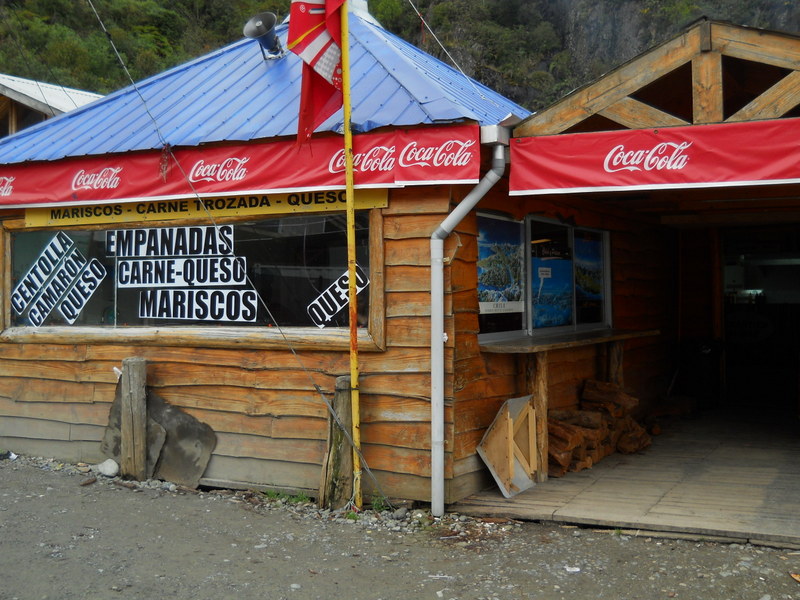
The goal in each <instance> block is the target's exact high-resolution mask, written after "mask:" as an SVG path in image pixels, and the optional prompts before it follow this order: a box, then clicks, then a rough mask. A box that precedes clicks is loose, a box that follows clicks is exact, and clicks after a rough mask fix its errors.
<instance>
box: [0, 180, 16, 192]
mask: <svg viewBox="0 0 800 600" xmlns="http://www.w3.org/2000/svg"><path fill="white" fill-rule="evenodd" d="M15 179H16V177H0V196H10V195H11V193H12V192H13V191H14V186H13V185H11V184H12V183H14V180H15Z"/></svg>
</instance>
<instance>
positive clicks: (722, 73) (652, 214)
mask: <svg viewBox="0 0 800 600" xmlns="http://www.w3.org/2000/svg"><path fill="white" fill-rule="evenodd" d="M798 69H800V39H798V37H797V36H795V35H789V34H785V33H778V32H772V31H764V30H759V29H753V28H746V27H739V26H735V25H731V24H728V23H722V22H716V21H710V20H706V19H703V20H701V21H699V22H697V23H695V24H693V25H692V26H691V27H689V28H687V29H686V30H685V31H684V32H683V33H681V34H680V35H678V36H676V37H675V38H673V39H671V40H669V41H667V42H665V43H663V44H661V45H660V46H658V47H656V48H654V49H652V50H651V51H649V52H646V53H644V54H643V55H641V56H639V57H637V58H635V59H633V60H631V61H630V62H628V63H626V64H623V65H621V66H620V67H618V68H616V69H614V70H612V71H611V72H609V73H608V74H607V75H605V76H604V77H602V78H601V79H599V80H598V81H596V82H594V83H592V84H590V85H587V86H585V87H583V88H581V89H578V90H576V91H575V92H573V93H571V94H570V95H568V96H567V97H565V98H563V99H562V100H561V101H559V102H557V103H556V104H555V105H553V106H552V107H550V108H548V109H547V110H544V111H542V112H540V113H538V114H536V115H533V116H531V117H529V118H528V119H526V120H525V121H524V122H522V123H521V124H519V125H517V126H516V127H515V128H514V132H513V138H514V139H513V140H512V143H511V157H512V159H511V180H510V194H511V200H512V201H511V203H510V206H511V207H512V208H511V209H509V208H508V206H509V204H508V202H507V200H506V199H504V198H495V199H494V200H493V201H491V202H490V201H486V202H484V203H483V205H479V208H481V207H483V208H485V209H486V210H487V211H488V212H490V213H495V212H496V214H498V215H502V216H503V217H504V218H507V219H511V220H512V221H513V222H514V223H517V224H518V225H519V226H520V227H523V228H524V227H526V226H527V228H528V231H529V233H528V237H527V240H528V243H531V244H532V246H533V247H532V248H531V250H530V253H531V258H530V259H529V263H528V264H529V265H530V266H529V271H528V272H529V276H530V282H529V283H528V289H529V290H530V289H531V288H533V293H534V294H538V293H539V290H542V289H544V290H547V285H548V283H549V282H550V281H551V280H552V279H546V278H553V277H555V275H552V274H551V273H550V271H549V265H548V264H547V261H548V259H551V257H552V256H556V257H558V260H561V257H564V256H566V257H567V258H569V259H570V260H571V261H573V273H574V277H575V286H574V296H573V309H574V310H575V311H576V312H575V318H574V319H573V322H571V323H563V322H562V323H561V325H562V326H558V325H559V324H558V323H542V327H541V330H539V328H538V327H537V326H536V325H535V324H534V326H533V327H532V328H529V330H528V333H529V334H530V335H528V336H523V337H519V338H517V339H512V340H510V341H508V340H505V341H494V340H489V341H486V342H479V346H478V347H479V349H480V350H481V351H482V352H483V356H484V358H486V356H487V354H486V353H491V356H492V359H488V360H486V363H485V364H486V365H491V367H492V369H493V370H494V372H498V373H501V372H502V373H514V374H522V373H523V371H522V367H521V366H520V364H524V365H527V368H531V367H532V368H533V369H538V370H540V371H541V370H542V369H544V370H545V372H544V373H539V374H538V376H536V377H533V378H532V377H531V376H530V375H525V377H524V379H526V380H527V384H528V385H529V389H530V386H531V385H533V384H535V385H536V386H538V388H534V389H536V390H537V391H538V393H539V396H540V399H539V402H540V404H541V405H542V410H547V409H550V410H553V409H575V408H577V407H578V406H579V399H580V394H579V389H580V386H581V384H582V382H583V381H584V380H586V379H590V378H593V377H599V378H601V379H606V380H612V381H614V380H616V381H618V382H620V383H622V384H623V385H624V387H625V389H626V390H627V391H628V392H630V393H631V394H633V395H635V396H637V397H639V398H640V399H641V400H642V401H643V403H644V407H643V410H650V411H654V412H655V413H658V412H659V411H661V412H664V411H669V410H670V402H671V401H673V400H675V399H676V397H685V398H690V399H691V400H692V405H693V406H695V407H699V408H700V409H707V410H708V411H709V412H711V413H712V414H714V411H717V412H716V414H719V415H724V418H731V417H734V416H738V417H739V418H742V419H747V420H748V422H749V421H752V420H754V419H756V420H759V421H769V420H772V422H774V423H780V422H784V423H785V422H787V420H794V419H796V418H797V414H798V393H799V392H800V390H799V388H798V381H800V377H798V375H800V370H799V368H798V365H799V364H800V361H799V360H798V359H799V358H800V344H799V343H798V341H797V340H798V335H797V334H798V332H800V328H799V327H798V324H799V323H798V316H800V304H798V302H799V301H800V296H798V290H799V289H800V288H798V285H797V281H798V280H797V276H798V273H800V255H799V254H798V250H800V245H798V242H800V227H799V226H798V225H799V224H800V220H799V219H800V212H798V209H800V194H798V192H799V191H800V187H798V182H800V177H798V174H799V173H800V172H798V170H797V167H796V165H797V161H796V158H797V147H796V142H795V140H796V133H797V131H798V127H800V121H798V119H797V117H798V116H800V112H799V111H800V107H798V104H800V96H798V89H800V88H798V87H797V81H798ZM526 219H527V221H528V223H527V224H526V223H525V220H526ZM541 222H544V223H547V224H548V225H547V227H545V228H543V227H542V226H541V225H540V223H541ZM478 229H479V230H480V223H479V225H478ZM554 229H555V231H556V232H559V233H561V234H562V235H563V232H564V231H570V232H571V236H572V240H573V241H572V245H571V246H567V248H568V250H567V251H566V252H565V251H562V250H559V249H556V250H555V251H553V252H548V251H547V249H546V248H545V252H542V250H540V249H537V248H536V246H537V245H542V246H545V247H546V246H549V245H551V244H552V243H553V242H552V241H549V240H552V239H553V235H552V233H553V230H554ZM583 230H590V231H599V232H603V235H604V236H607V238H606V239H607V241H606V242H605V243H607V244H608V245H607V252H608V254H607V255H606V259H605V260H607V261H608V262H606V263H604V265H603V270H604V273H605V275H604V277H607V278H608V279H607V281H606V285H607V286H608V287H607V288H605V292H604V295H603V300H604V301H605V299H606V298H607V299H608V301H609V302H610V303H611V306H610V307H608V310H609V311H610V318H609V319H608V321H607V323H606V325H608V326H609V329H607V330H605V331H604V332H603V330H602V328H600V329H599V330H597V331H596V332H595V333H593V332H592V331H591V330H592V329H593V327H591V326H590V325H589V326H588V327H581V319H582V313H581V311H582V308H581V303H582V297H584V296H585V295H586V294H585V293H584V291H582V290H580V289H579V288H580V287H582V286H583V282H585V281H586V279H585V277H586V275H585V274H584V273H582V272H581V271H582V270H583V267H582V266H579V263H580V262H581V260H580V255H579V253H580V252H581V247H580V244H581V243H583V242H584V241H585V240H583V239H582V238H583V237H584V234H583ZM542 240H548V241H546V242H545V241H542ZM585 251H586V250H584V252H585ZM558 260H557V261H555V262H558ZM537 269H538V270H539V271H538V272H537ZM542 285H544V288H542ZM594 287H595V289H597V286H594ZM536 297H538V296H534V298H536ZM592 297H593V300H592V301H594V302H596V295H593V296H592ZM537 302H538V301H537V300H534V301H533V306H532V307H531V306H530V304H529V305H528V307H527V308H529V309H530V310H532V312H533V317H532V319H533V320H534V321H535V320H536V319H537V316H536V312H537ZM590 306H591V303H590ZM590 314H591V313H590ZM563 325H568V326H569V327H564V326H563ZM569 328H572V329H573V331H568V329H569ZM548 329H550V330H552V331H553V334H552V335H547V334H545V332H546V331H547V330H548ZM586 329H588V330H589V331H583V330H586ZM557 330H558V331H561V332H563V333H556V331H557ZM616 331H624V332H626V333H625V334H624V335H625V336H626V337H627V336H630V337H627V339H624V340H622V339H619V340H618V341H616V342H614V344H613V345H612V347H607V346H608V344H607V342H606V341H605V339H604V337H603V335H596V333H597V332H599V333H604V334H605V335H608V336H612V337H613V336H614V335H615V334H614V332H616ZM635 332H639V334H636V333H635ZM542 334H544V335H542ZM479 338H480V336H479ZM592 338H595V339H592ZM623 349H624V353H623V354H621V355H620V352H623ZM614 354H617V358H616V359H613V355H614ZM519 356H524V357H525V358H524V359H523V362H522V363H520V362H519V361H520V359H519V358H518V357H519ZM620 356H621V357H622V358H621V359H620ZM609 358H612V359H613V360H609ZM598 361H599V363H598ZM515 364H516V365H517V367H516V369H515V368H514V365H515ZM532 382H533V383H532ZM537 382H538V383H537ZM519 389H520V386H519V385H518V386H517V390H519ZM542 397H543V398H542ZM456 398H458V397H457V396H456ZM456 403H458V400H456ZM456 435H457V436H458V434H456ZM541 451H542V452H544V449H541ZM545 455H546V454H545ZM540 477H542V478H543V476H542V474H540Z"/></svg>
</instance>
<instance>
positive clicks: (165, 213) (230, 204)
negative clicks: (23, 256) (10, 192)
mask: <svg viewBox="0 0 800 600" xmlns="http://www.w3.org/2000/svg"><path fill="white" fill-rule="evenodd" d="M346 204H347V200H346V198H345V191H344V190H319V191H315V192H293V193H291V194H268V195H267V194H264V195H255V194H253V195H249V196H219V197H214V198H184V199H181V200H150V201H142V202H120V203H116V204H87V205H85V206H50V207H47V208H28V209H26V210H25V225H27V226H28V227H49V226H54V225H55V226H59V225H62V226H66V225H93V224H98V223H131V222H140V221H169V220H172V219H190V218H191V219H202V218H212V219H215V218H219V217H237V216H254V217H255V216H263V215H279V214H291V213H311V212H321V211H332V210H345V208H346ZM386 206H388V191H387V190H385V189H382V190H371V189H367V190H356V193H355V208H356V210H364V209H368V208H385V207H386Z"/></svg>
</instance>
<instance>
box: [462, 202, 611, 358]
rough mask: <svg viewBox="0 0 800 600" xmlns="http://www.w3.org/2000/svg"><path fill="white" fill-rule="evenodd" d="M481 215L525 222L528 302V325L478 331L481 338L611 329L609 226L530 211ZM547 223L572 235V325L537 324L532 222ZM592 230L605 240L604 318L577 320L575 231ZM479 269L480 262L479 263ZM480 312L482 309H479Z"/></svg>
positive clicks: (506, 338) (525, 279) (549, 334)
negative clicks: (587, 224)
mask: <svg viewBox="0 0 800 600" xmlns="http://www.w3.org/2000/svg"><path fill="white" fill-rule="evenodd" d="M477 214H478V216H481V217H489V218H495V219H500V220H506V221H513V222H515V223H519V224H521V226H522V227H523V237H524V248H523V254H524V261H525V264H524V267H523V272H524V282H523V289H524V294H523V298H524V300H523V302H524V315H523V322H524V327H523V328H522V329H520V330H507V331H501V332H489V333H481V332H480V331H479V332H478V339H479V341H480V342H482V343H491V342H498V341H504V340H511V339H518V338H520V337H531V338H547V337H556V336H559V335H564V334H571V333H581V332H590V331H602V330H605V329H611V327H612V314H613V313H612V295H611V282H612V277H611V236H610V233H609V232H608V231H606V230H602V229H597V228H594V227H583V226H578V225H572V224H566V223H563V222H562V221H559V220H556V219H550V218H546V217H541V216H539V215H534V214H528V215H526V216H525V217H524V218H522V219H514V218H512V217H509V216H506V215H502V214H495V213H492V212H484V211H480V212H478V213H477ZM537 222H538V223H545V224H548V225H558V226H561V227H564V228H565V230H566V233H567V236H568V243H569V248H570V252H571V258H570V260H571V262H572V269H571V270H572V284H571V285H572V323H571V324H568V325H559V326H554V327H534V315H533V258H532V256H531V244H532V241H533V236H532V224H533V223H537ZM576 230H577V231H588V232H592V233H595V234H598V235H599V236H600V243H601V244H602V260H603V270H602V272H603V283H602V289H603V292H602V293H603V307H602V318H601V320H600V321H597V322H593V323H577V314H578V311H577V293H576V281H575V263H574V261H575V231H576ZM476 271H477V265H476ZM479 314H480V313H479Z"/></svg>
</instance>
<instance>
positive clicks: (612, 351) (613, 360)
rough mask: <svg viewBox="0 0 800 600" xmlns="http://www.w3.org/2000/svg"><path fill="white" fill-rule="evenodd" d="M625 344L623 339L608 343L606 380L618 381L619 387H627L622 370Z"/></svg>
mask: <svg viewBox="0 0 800 600" xmlns="http://www.w3.org/2000/svg"><path fill="white" fill-rule="evenodd" d="M624 344H625V342H623V341H622V340H617V341H614V342H609V343H608V346H609V348H608V352H607V355H608V367H607V371H606V381H610V382H611V383H616V384H617V385H618V386H619V387H625V378H624V376H623V370H622V361H623V352H624Z"/></svg>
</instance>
